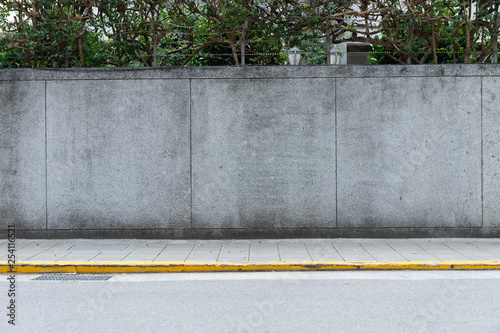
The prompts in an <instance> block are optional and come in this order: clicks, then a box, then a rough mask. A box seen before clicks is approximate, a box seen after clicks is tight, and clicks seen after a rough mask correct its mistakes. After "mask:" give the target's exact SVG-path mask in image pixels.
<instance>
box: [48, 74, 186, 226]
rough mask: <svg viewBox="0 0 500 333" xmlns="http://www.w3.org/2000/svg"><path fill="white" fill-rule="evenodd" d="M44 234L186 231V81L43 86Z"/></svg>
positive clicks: (77, 83)
mask: <svg viewBox="0 0 500 333" xmlns="http://www.w3.org/2000/svg"><path fill="white" fill-rule="evenodd" d="M47 141H48V142H47V153H48V170H49V172H48V189H47V193H48V194H47V196H48V228H49V229H82V230H83V229H151V228H173V227H176V228H187V227H189V226H190V215H191V212H190V185H189V183H190V168H189V160H190V158H189V81H188V80H148V81H142V80H101V81H93V80H90V81H84V80H75V81H50V82H48V83H47Z"/></svg>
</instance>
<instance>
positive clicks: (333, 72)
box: [0, 64, 500, 81]
mask: <svg viewBox="0 0 500 333" xmlns="http://www.w3.org/2000/svg"><path fill="white" fill-rule="evenodd" d="M415 76H416V77H468V76H470V77H474V76H500V64H440V65H366V66H365V65H347V66H345V65H343V66H342V65H333V66H332V65H330V66H328V65H324V66H245V67H229V66H224V67H222V66H221V67H218V66H214V67H156V68H144V67H140V68H130V67H125V68H70V69H61V68H44V69H34V68H9V69H0V81H38V80H120V79H277V78H283V79H287V78H365V77H374V78H376V77H415Z"/></svg>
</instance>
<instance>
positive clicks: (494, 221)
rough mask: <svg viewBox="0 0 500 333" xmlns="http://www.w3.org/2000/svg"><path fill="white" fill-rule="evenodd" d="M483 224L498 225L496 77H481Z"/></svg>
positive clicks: (499, 82) (499, 104) (499, 92)
mask: <svg viewBox="0 0 500 333" xmlns="http://www.w3.org/2000/svg"><path fill="white" fill-rule="evenodd" d="M482 87H483V95H482V96H483V161H484V162H483V186H484V211H483V214H484V226H485V227H500V77H494V78H493V77H486V78H483V79H482Z"/></svg>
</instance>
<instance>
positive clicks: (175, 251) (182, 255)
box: [155, 244, 194, 261]
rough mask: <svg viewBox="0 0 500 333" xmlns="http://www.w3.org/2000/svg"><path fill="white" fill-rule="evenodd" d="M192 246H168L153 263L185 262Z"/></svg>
mask: <svg viewBox="0 0 500 333" xmlns="http://www.w3.org/2000/svg"><path fill="white" fill-rule="evenodd" d="M193 247H194V244H168V245H167V247H166V248H165V249H163V251H162V252H161V253H160V254H159V255H158V257H156V259H155V261H185V260H186V258H187V257H188V255H189V254H190V253H191V251H192V250H193Z"/></svg>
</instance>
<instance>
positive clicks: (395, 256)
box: [360, 240, 406, 261]
mask: <svg viewBox="0 0 500 333" xmlns="http://www.w3.org/2000/svg"><path fill="white" fill-rule="evenodd" d="M360 245H361V246H362V247H363V248H364V249H365V251H367V252H368V253H369V254H370V255H371V256H372V257H373V258H375V259H376V260H377V261H406V258H405V257H403V256H402V255H401V254H399V253H397V252H396V251H395V250H394V249H393V248H392V247H390V246H389V245H388V244H387V243H386V242H384V241H378V240H377V241H367V242H360Z"/></svg>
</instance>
